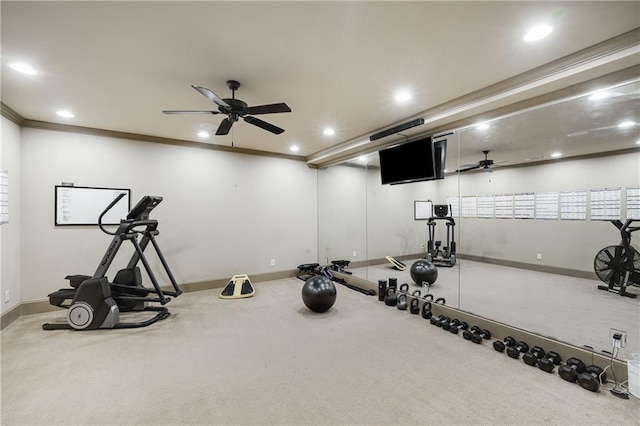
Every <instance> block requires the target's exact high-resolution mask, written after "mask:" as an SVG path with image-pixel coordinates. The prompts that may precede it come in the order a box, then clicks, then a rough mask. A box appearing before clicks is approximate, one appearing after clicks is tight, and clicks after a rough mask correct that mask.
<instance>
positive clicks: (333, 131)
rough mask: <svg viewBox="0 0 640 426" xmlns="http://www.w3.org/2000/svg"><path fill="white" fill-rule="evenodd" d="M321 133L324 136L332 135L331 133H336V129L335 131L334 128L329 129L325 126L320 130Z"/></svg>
mask: <svg viewBox="0 0 640 426" xmlns="http://www.w3.org/2000/svg"><path fill="white" fill-rule="evenodd" d="M322 133H323V134H324V135H325V136H333V135H335V134H336V131H335V130H333V129H329V128H327V129H324V130H323V131H322Z"/></svg>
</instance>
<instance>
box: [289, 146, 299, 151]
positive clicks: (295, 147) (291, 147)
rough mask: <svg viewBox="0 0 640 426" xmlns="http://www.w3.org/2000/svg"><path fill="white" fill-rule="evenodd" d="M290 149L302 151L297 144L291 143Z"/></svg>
mask: <svg viewBox="0 0 640 426" xmlns="http://www.w3.org/2000/svg"><path fill="white" fill-rule="evenodd" d="M289 151H291V152H298V151H300V148H299V147H298V146H297V145H291V146H290V147H289Z"/></svg>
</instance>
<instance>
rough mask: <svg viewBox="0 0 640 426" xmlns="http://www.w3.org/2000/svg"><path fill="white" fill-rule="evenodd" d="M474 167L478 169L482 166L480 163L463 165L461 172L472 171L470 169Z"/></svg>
mask: <svg viewBox="0 0 640 426" xmlns="http://www.w3.org/2000/svg"><path fill="white" fill-rule="evenodd" d="M472 167H473V168H478V167H480V164H478V163H471V164H462V165H461V166H460V170H462V169H470V168H472Z"/></svg>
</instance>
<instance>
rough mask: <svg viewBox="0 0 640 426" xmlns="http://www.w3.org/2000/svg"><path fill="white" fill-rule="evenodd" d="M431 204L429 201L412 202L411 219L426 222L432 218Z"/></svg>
mask: <svg viewBox="0 0 640 426" xmlns="http://www.w3.org/2000/svg"><path fill="white" fill-rule="evenodd" d="M432 207H433V203H432V202H431V201H414V202H413V219H414V220H427V219H429V218H430V217H431V216H432V211H431V209H432Z"/></svg>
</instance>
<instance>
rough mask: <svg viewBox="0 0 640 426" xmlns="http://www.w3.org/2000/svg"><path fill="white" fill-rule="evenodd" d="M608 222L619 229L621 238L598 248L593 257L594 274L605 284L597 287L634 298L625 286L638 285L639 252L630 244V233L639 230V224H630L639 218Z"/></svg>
mask: <svg viewBox="0 0 640 426" xmlns="http://www.w3.org/2000/svg"><path fill="white" fill-rule="evenodd" d="M610 222H611V223H612V224H613V226H615V227H616V228H618V229H619V230H620V236H621V237H622V239H621V241H620V244H619V245H617V246H608V247H605V248H603V249H602V250H600V251H599V252H598V254H596V257H595V258H594V259H593V268H594V270H595V272H596V275H598V278H600V280H601V281H602V282H604V283H605V284H607V285H606V286H605V285H599V286H598V289H599V290H605V291H609V292H611V293H616V294H619V295H620V296H626V297H631V298H636V297H638V295H637V294H634V293H629V292H628V291H627V288H628V286H630V285H632V286H639V287H640V254H639V253H638V251H637V250H636V249H635V248H634V247H633V246H632V245H631V233H633V232H636V231H637V230H640V226H631V225H632V224H633V222H640V220H637V219H628V220H627V221H626V222H624V223H623V222H622V221H620V220H612V221H610Z"/></svg>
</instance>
